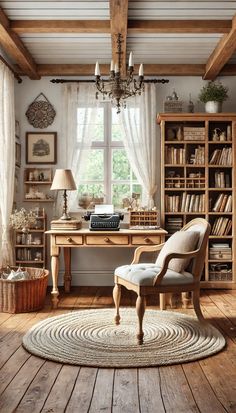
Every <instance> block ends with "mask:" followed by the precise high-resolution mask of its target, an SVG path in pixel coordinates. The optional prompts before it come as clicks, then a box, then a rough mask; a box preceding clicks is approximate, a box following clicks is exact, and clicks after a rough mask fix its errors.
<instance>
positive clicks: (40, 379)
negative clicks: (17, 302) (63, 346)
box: [0, 287, 236, 413]
mask: <svg viewBox="0 0 236 413" xmlns="http://www.w3.org/2000/svg"><path fill="white" fill-rule="evenodd" d="M134 303H135V295H133V293H132V292H129V291H124V293H123V295H122V302H121V304H122V305H123V306H130V305H134ZM201 305H202V310H203V312H204V315H205V317H206V318H208V319H209V320H210V321H211V323H213V324H214V325H215V326H216V327H217V328H219V329H220V330H221V332H222V333H223V334H224V336H225V337H226V340H227V348H226V349H225V350H223V351H222V352H221V353H219V354H217V355H215V356H212V357H209V358H207V359H203V360H200V361H198V362H192V363H187V364H182V365H181V364H179V365H174V366H166V367H159V368H140V369H135V368H133V369H98V368H88V367H79V366H77V367H76V366H68V365H62V364H59V363H54V362H51V361H46V360H43V359H40V358H37V357H34V356H32V355H30V354H29V353H27V352H26V351H25V350H24V349H23V347H22V346H21V340H22V336H23V334H24V333H25V332H26V331H27V330H28V329H29V328H30V327H31V326H32V325H34V324H35V323H37V322H38V321H40V320H42V319H44V318H46V317H50V316H52V315H56V314H62V313H64V312H68V311H75V310H77V309H81V308H84V309H85V308H106V307H112V306H113V302H112V289H111V288H110V287H100V288H98V287H80V288H76V289H73V290H72V292H71V293H70V294H68V295H63V293H62V294H61V301H60V307H59V308H58V310H51V305H50V294H48V296H47V300H46V305H45V307H44V309H43V310H42V311H41V312H38V313H28V314H16V315H9V314H4V313H0V412H1V413H13V412H14V413H16V412H17V413H19V412H21V413H38V412H43V413H60V412H67V413H74V412H78V413H84V412H89V413H99V412H103V413H104V412H105V413H106V412H113V413H126V412H129V413H138V412H141V413H190V412H194V413H196V412H201V413H224V412H231V413H236V291H229V290H227V291H226V290H222V291H216V290H212V291H210V290H208V291H206V290H205V291H203V292H202V295H201ZM149 307H150V308H158V306H157V305H156V303H155V301H152V302H149ZM173 311H176V310H173ZM177 311H183V312H187V313H189V314H192V312H193V310H192V309H188V310H182V309H180V308H179V309H177Z"/></svg>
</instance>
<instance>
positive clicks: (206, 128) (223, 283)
mask: <svg viewBox="0 0 236 413" xmlns="http://www.w3.org/2000/svg"><path fill="white" fill-rule="evenodd" d="M158 123H159V124H160V126H161V142H162V149H161V160H162V176H161V188H162V196H161V226H162V227H163V228H165V229H166V230H167V231H168V235H167V237H169V236H170V235H171V234H172V233H174V232H175V231H177V230H179V229H181V228H182V226H183V225H185V224H186V223H188V222H189V221H190V220H191V219H193V218H195V217H203V218H205V219H207V220H208V221H209V223H210V224H211V228H212V232H211V235H210V237H209V243H208V244H209V245H208V246H207V252H206V260H205V269H204V274H203V275H202V286H203V287H205V288H236V255H235V254H236V245H235V241H234V235H235V233H236V219H235V218H234V214H233V212H232V208H233V205H234V206H235V205H236V172H235V167H236V143H235V140H236V113H223V114H222V113H221V114H207V113H197V114H191V115H190V114H187V113H186V114H185V113H163V114H160V115H159V116H158ZM180 131H181V133H180ZM216 131H217V133H218V131H220V132H221V133H222V132H223V135H224V136H225V139H226V140H224V141H220V136H219V137H217V136H216ZM221 133H220V134H219V135H221ZM227 138H228V139H229V140H227ZM221 250H222V251H225V252H224V253H223V255H222V256H224V258H220V257H221V255H218V254H219V251H221ZM210 254H211V255H210ZM227 256H228V257H229V259H227ZM210 257H211V259H209V258H210ZM218 257H219V259H218ZM213 258H214V259H213ZM215 268H216V270H215Z"/></svg>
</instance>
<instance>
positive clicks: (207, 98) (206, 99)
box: [199, 81, 228, 113]
mask: <svg viewBox="0 0 236 413" xmlns="http://www.w3.org/2000/svg"><path fill="white" fill-rule="evenodd" d="M226 99H228V88H227V87H226V86H224V85H223V84H222V83H221V82H220V81H210V82H208V83H207V84H206V85H205V86H203V87H202V89H201V90H200V93H199V100H200V101H201V102H203V103H205V111H206V112H207V113H219V112H221V111H222V103H223V102H224V101H225V100H226Z"/></svg>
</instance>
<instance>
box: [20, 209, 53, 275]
mask: <svg viewBox="0 0 236 413" xmlns="http://www.w3.org/2000/svg"><path fill="white" fill-rule="evenodd" d="M46 230H47V216H46V213H45V210H44V208H38V217H37V223H36V225H35V227H34V228H30V229H29V231H28V232H27V233H25V232H22V231H20V230H17V231H16V232H15V264H16V265H17V266H18V265H21V266H23V267H46V258H47V257H46V251H47V248H46V235H45V231H46Z"/></svg>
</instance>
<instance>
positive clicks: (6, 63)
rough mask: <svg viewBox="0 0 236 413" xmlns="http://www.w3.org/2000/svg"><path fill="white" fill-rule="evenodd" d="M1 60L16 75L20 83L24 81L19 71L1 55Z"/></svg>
mask: <svg viewBox="0 0 236 413" xmlns="http://www.w3.org/2000/svg"><path fill="white" fill-rule="evenodd" d="M0 60H1V61H2V62H3V63H4V64H5V65H6V66H7V67H8V69H10V71H11V72H12V73H13V75H14V77H15V78H16V80H17V81H18V83H21V82H22V79H21V77H20V76H19V75H18V73H16V72H15V70H14V69H13V68H12V67H11V65H10V64H9V63H8V62H7V61H6V60H5V59H4V58H3V57H2V56H1V55H0Z"/></svg>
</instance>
